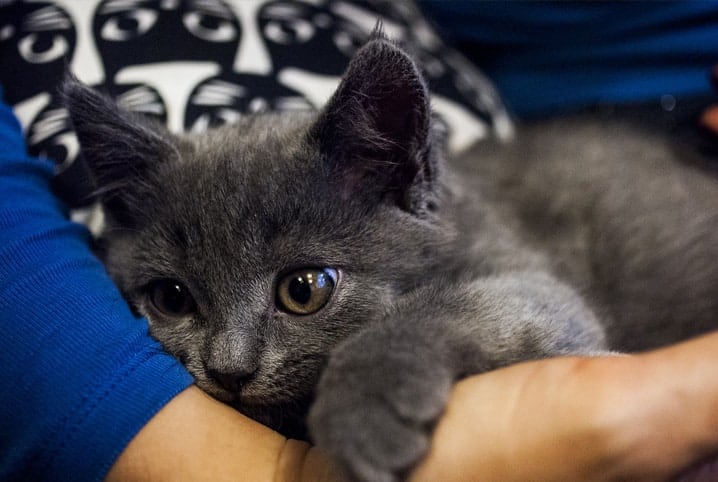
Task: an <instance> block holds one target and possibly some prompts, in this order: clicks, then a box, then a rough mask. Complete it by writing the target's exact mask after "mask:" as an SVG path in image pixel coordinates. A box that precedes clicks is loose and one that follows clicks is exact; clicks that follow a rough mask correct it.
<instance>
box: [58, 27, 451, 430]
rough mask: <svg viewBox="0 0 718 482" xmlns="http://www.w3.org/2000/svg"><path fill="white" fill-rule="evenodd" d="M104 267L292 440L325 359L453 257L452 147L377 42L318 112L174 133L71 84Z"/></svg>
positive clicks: (152, 318) (407, 74) (228, 388)
mask: <svg viewBox="0 0 718 482" xmlns="http://www.w3.org/2000/svg"><path fill="white" fill-rule="evenodd" d="M64 93H65V98H66V101H67V105H68V108H69V110H70V113H71V117H72V119H73V121H74V123H75V126H76V130H77V133H78V137H79V139H80V143H81V145H82V148H83V150H84V154H85V158H86V159H87V162H88V164H89V167H90V170H91V172H92V174H93V177H94V180H95V182H96V184H97V187H98V193H99V196H100V199H101V201H102V203H103V207H104V211H105V213H106V218H107V225H106V228H105V231H104V233H103V236H102V238H103V239H102V241H103V244H104V248H105V262H106V265H107V268H108V270H109V272H110V273H111V274H112V276H113V277H114V279H115V280H116V282H117V283H118V284H119V286H120V287H121V289H122V291H123V293H124V294H125V296H126V297H127V298H128V299H129V300H130V301H131V302H132V303H133V305H134V306H135V307H136V309H137V310H138V311H139V312H140V313H142V314H144V315H146V316H147V318H148V319H149V322H150V327H151V333H152V335H153V336H155V337H156V338H157V339H158V340H159V341H160V342H162V344H163V345H164V347H165V348H166V349H167V350H168V351H169V352H170V353H172V354H174V355H175V356H176V357H178V358H179V359H180V360H181V361H182V362H183V363H184V364H185V365H186V366H187V368H188V369H189V371H190V372H191V373H192V374H193V375H194V376H195V378H196V381H197V384H198V385H199V386H200V387H201V388H203V389H204V390H206V391H207V392H209V393H210V394H211V395H213V396H215V397H216V398H218V399H220V400H222V401H225V402H228V403H231V404H233V405H235V406H237V407H238V408H240V409H241V410H242V411H244V412H246V413H248V414H249V415H252V416H255V417H257V418H259V419H260V420H261V421H263V422H265V423H268V424H270V425H272V426H274V427H275V428H278V429H280V430H283V431H285V432H288V433H292V431H293V430H294V429H295V428H296V427H294V426H293V425H292V422H291V420H293V419H295V418H301V417H303V415H304V412H305V410H306V408H307V403H308V402H309V400H310V399H311V396H312V390H313V387H314V385H315V383H316V381H317V378H318V375H319V372H320V370H321V368H322V367H323V365H324V363H325V361H326V358H327V356H328V354H329V352H330V351H331V349H332V348H333V347H334V346H335V345H336V344H337V343H338V342H339V341H340V340H342V339H344V338H345V337H346V336H348V335H350V334H351V333H352V332H354V331H356V330H358V329H360V328H361V327H362V326H364V325H366V324H368V323H371V322H373V321H376V320H378V319H380V318H381V317H382V316H383V314H384V313H385V312H386V311H387V307H388V306H390V305H391V303H392V300H393V299H394V298H395V297H396V296H397V295H398V294H400V293H402V292H403V291H407V290H409V289H411V288H412V287H413V286H416V285H417V284H420V283H421V282H422V281H421V280H422V277H423V276H424V275H425V274H426V273H427V272H429V271H430V270H431V269H432V267H433V266H436V264H437V263H440V262H441V259H440V256H439V255H438V253H439V252H441V251H442V246H444V245H445V243H446V242H447V240H448V238H449V237H450V236H451V234H450V233H451V229H449V228H448V224H447V222H446V221H445V220H444V218H443V217H442V215H441V212H442V197H443V196H442V191H441V186H440V183H439V181H438V179H437V177H438V173H437V168H438V166H437V164H438V163H439V158H438V156H440V152H439V151H440V149H439V148H438V147H437V146H436V144H437V141H436V139H435V137H436V136H435V134H434V133H433V131H432V128H431V114H430V108H429V101H428V97H427V90H426V88H425V86H424V83H423V81H422V79H421V77H420V74H419V72H418V70H417V68H416V66H415V65H414V63H413V62H412V60H411V59H410V58H409V57H408V56H407V55H406V54H404V52H402V51H401V50H400V49H399V48H397V47H396V46H395V45H393V44H392V43H391V42H389V41H387V40H386V39H384V38H382V37H381V36H378V35H377V36H375V37H374V38H373V39H372V40H370V42H369V43H368V44H367V45H366V46H365V47H363V48H362V49H361V50H360V51H359V52H358V54H357V55H356V57H355V58H354V59H353V60H352V62H351V63H350V65H349V68H348V70H347V72H346V74H345V77H344V79H343V81H342V83H341V84H340V86H339V88H338V90H337V92H336V93H335V95H334V96H333V98H332V99H331V100H330V102H329V103H328V105H327V107H326V108H325V109H324V110H323V111H322V112H319V113H307V114H282V115H272V114H263V115H254V116H247V117H245V118H243V119H242V120H241V121H240V122H239V123H237V124H235V125H231V126H225V127H223V128H221V129H218V130H214V131H210V132H207V133H206V134H203V135H201V136H186V137H174V136H171V135H170V134H168V133H167V132H165V131H164V130H162V129H161V128H159V127H158V126H155V125H151V124H149V123H148V122H146V121H144V120H142V119H139V118H135V117H132V116H131V115H130V114H128V113H126V112H123V111H121V110H119V109H118V108H117V107H116V106H115V105H114V104H113V103H112V102H111V101H109V100H108V99H106V98H105V97H102V96H101V95H99V94H97V93H95V92H94V91H92V90H89V89H88V88H86V87H84V86H82V85H80V84H78V83H76V82H73V81H70V82H68V83H67V84H66V85H65V88H64Z"/></svg>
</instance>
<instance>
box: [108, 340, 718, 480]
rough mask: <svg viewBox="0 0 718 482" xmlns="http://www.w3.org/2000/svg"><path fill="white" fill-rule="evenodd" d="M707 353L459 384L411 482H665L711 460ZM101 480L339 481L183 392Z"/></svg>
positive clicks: (716, 426) (714, 408) (558, 365)
mask: <svg viewBox="0 0 718 482" xmlns="http://www.w3.org/2000/svg"><path fill="white" fill-rule="evenodd" d="M716 353H718V333H717V334H712V335H707V336H704V337H701V338H698V339H695V340H692V341H689V342H685V343H681V344H679V345H675V346H672V347H668V348H665V349H662V350H657V351H654V352H649V353H646V354H642V355H635V356H625V357H614V358H556V359H551V360H544V361H538V362H530V363H523V364H520V365H516V366H512V367H509V368H505V369H502V370H497V371H494V372H491V373H487V374H483V375H479V376H475V377H471V378H469V379H466V380H464V381H462V382H460V383H458V384H457V385H456V387H455V389H454V392H453V394H452V397H451V401H450V404H449V406H448V408H447V410H446V413H445V414H444V416H443V417H442V419H441V421H440V423H439V424H438V426H437V429H436V432H435V435H434V440H433V445H432V449H431V452H430V454H429V456H428V457H427V458H426V460H425V461H424V462H423V463H422V464H421V465H420V466H419V467H418V468H417V469H416V471H415V472H414V474H413V476H412V478H411V481H412V482H422V481H436V480H442V481H447V482H450V481H475V480H482V481H492V480H496V481H524V480H533V481H573V480H584V481H598V480H601V481H605V480H632V481H634V480H635V481H653V480H656V481H657V480H666V479H668V478H670V477H672V476H674V475H675V474H676V473H678V472H679V471H680V470H681V469H683V468H685V467H687V466H689V465H691V464H693V463H695V462H696V461H699V460H701V459H703V458H704V457H706V456H708V455H710V454H711V453H718V379H717V378H716V377H715V376H714V373H715V365H716V362H718V359H716V355H715V354H716ZM467 421H470V423H467ZM107 480H108V481H120V480H122V481H150V480H152V481H163V480H168V481H169V480H172V481H178V480H180V481H181V480H213V481H222V480H233V481H236V480H251V481H256V482H264V481H266V482H283V481H292V482H302V481H315V482H331V481H339V480H340V478H339V476H338V475H337V474H336V473H335V472H333V471H332V469H331V468H330V465H329V464H328V463H327V461H326V460H325V459H324V458H323V457H322V455H321V454H319V453H318V452H317V451H316V450H315V449H314V448H312V447H310V446H309V445H307V444H305V443H302V442H297V441H293V440H289V441H288V440H287V439H285V438H284V437H282V436H281V435H279V434H277V433H275V432H273V431H271V430H270V429H268V428H266V427H264V426H262V425H260V424H258V423H256V422H254V421H252V420H250V419H248V418H246V417H244V416H242V415H241V414H239V413H237V412H235V411H234V410H233V409H231V408H228V407H226V406H224V405H222V404H221V403H219V402H216V401H215V400H213V399H211V398H210V397H208V396H207V395H205V394H204V393H202V392H201V391H200V390H199V389H197V388H195V387H192V388H189V389H187V390H185V391H184V392H182V393H181V394H180V395H178V396H177V397H176V398H175V399H173V400H172V401H171V402H170V403H169V404H168V405H166V406H165V407H164V408H163V409H162V410H161V411H160V412H159V413H158V414H157V415H156V416H155V417H154V418H153V419H152V420H150V422H149V423H148V424H147V425H146V426H145V428H144V429H143V430H142V431H140V433H139V434H138V435H137V436H136V437H135V439H133V440H132V442H131V443H130V444H129V445H128V446H127V448H126V449H125V451H124V452H123V453H122V455H121V456H120V457H119V459H118V460H117V462H116V463H115V465H114V466H113V467H112V469H111V470H110V472H109V474H108V476H107ZM706 480H708V479H706Z"/></svg>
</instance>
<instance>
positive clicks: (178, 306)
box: [150, 279, 196, 316]
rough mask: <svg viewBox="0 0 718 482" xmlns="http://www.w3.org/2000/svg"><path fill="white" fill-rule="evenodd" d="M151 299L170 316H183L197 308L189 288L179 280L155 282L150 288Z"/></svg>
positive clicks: (160, 309) (156, 306)
mask: <svg viewBox="0 0 718 482" xmlns="http://www.w3.org/2000/svg"><path fill="white" fill-rule="evenodd" d="M150 301H151V302H152V304H153V305H154V306H155V308H157V309H158V310H159V311H161V312H162V313H164V314H165V315H168V316H182V315H186V314H188V313H191V312H193V311H195V309H196V304H195V301H194V298H192V295H191V294H190V292H189V289H187V287H186V286H184V285H183V284H182V283H180V282H179V281H177V280H171V279H165V280H159V281H156V282H154V283H153V284H152V285H151V288H150Z"/></svg>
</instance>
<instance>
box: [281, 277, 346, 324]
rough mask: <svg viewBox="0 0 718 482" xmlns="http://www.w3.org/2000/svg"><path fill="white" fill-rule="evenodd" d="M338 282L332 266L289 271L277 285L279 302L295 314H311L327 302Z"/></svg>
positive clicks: (282, 307)
mask: <svg viewBox="0 0 718 482" xmlns="http://www.w3.org/2000/svg"><path fill="white" fill-rule="evenodd" d="M336 282H337V271H336V270H334V269H331V268H324V269H318V268H304V269H300V270H297V271H294V272H292V273H289V274H288V275H286V276H285V277H284V278H282V279H281V280H280V281H279V284H278V285H277V304H278V305H279V307H280V308H281V309H282V310H284V311H286V312H288V313H291V314H294V315H311V314H312V313H316V312H317V311H319V310H320V309H321V308H322V307H323V306H324V305H326V304H327V301H329V298H330V297H331V296H332V292H333V291H334V286H335V285H336Z"/></svg>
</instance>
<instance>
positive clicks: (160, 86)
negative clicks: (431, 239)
mask: <svg viewBox="0 0 718 482" xmlns="http://www.w3.org/2000/svg"><path fill="white" fill-rule="evenodd" d="M377 20H381V22H382V24H383V27H384V30H385V32H386V33H387V34H388V35H389V36H390V37H392V38H394V39H396V40H398V41H400V42H401V43H402V44H404V45H405V46H407V48H408V49H409V50H411V52H412V54H413V55H414V56H415V58H416V59H417V60H418V62H419V64H420V66H421V67H422V69H423V71H424V72H425V75H426V78H427V81H428V83H429V86H430V88H431V90H432V92H433V94H434V96H433V107H434V110H435V111H436V113H437V114H438V116H439V118H440V119H441V120H442V121H443V122H444V123H445V124H446V127H447V130H448V133H449V137H448V140H449V147H450V149H452V150H453V151H460V150H463V149H465V148H467V147H468V146H469V145H471V144H473V143H474V142H475V141H476V140H478V139H481V138H483V137H485V136H487V135H489V134H496V135H499V136H507V135H509V133H510V131H511V123H510V121H509V118H508V116H507V114H506V111H505V109H504V107H503V104H502V103H501V101H500V99H499V97H498V95H497V94H496V91H495V89H494V88H493V86H492V84H491V82H490V81H489V80H488V79H487V78H486V77H485V76H484V75H482V73H481V72H479V71H478V70H477V69H476V68H474V67H473V66H472V65H471V64H470V63H469V62H468V61H466V60H465V59H464V58H463V57H462V56H461V55H460V54H458V53H457V52H456V51H454V50H452V49H450V48H448V47H447V46H446V45H444V44H443V43H442V41H441V39H440V38H439V37H438V36H437V34H436V33H435V32H434V30H433V29H432V28H431V26H430V25H429V24H428V23H427V22H426V20H425V19H424V18H423V17H422V15H421V13H420V12H419V11H418V9H417V8H416V7H415V6H414V5H413V4H411V3H408V2H394V1H391V0H388V1H385V0H381V1H380V0H374V1H367V2H349V1H345V0H305V1H302V2H297V1H268V0H224V1H222V0H184V1H182V0H101V1H100V0H57V1H55V2H43V1H38V0H21V1H14V2H10V3H7V2H3V1H2V0H0V85H2V86H3V89H4V99H5V101H6V102H8V103H10V104H11V105H12V106H13V109H14V111H15V113H16V115H17V116H18V118H19V119H20V122H21V123H22V125H23V128H24V129H25V132H26V137H27V143H28V146H29V150H30V152H31V153H32V154H34V155H40V156H46V157H49V158H52V159H53V160H54V161H55V162H56V163H57V166H58V176H57V178H56V185H55V187H56V190H57V192H58V194H60V196H61V197H63V198H64V199H65V201H66V202H68V203H70V205H72V206H79V205H83V204H86V203H88V202H89V200H90V199H91V196H89V193H90V192H91V185H90V182H89V181H88V179H87V176H86V173H85V170H84V166H83V164H82V161H81V156H80V154H79V146H78V143H77V140H76V138H75V136H74V134H73V133H72V131H71V126H70V125H69V122H68V118H67V113H66V112H65V110H64V109H63V108H62V107H61V106H60V105H59V102H58V96H57V93H56V88H57V84H58V82H59V81H60V79H62V77H63V75H64V72H65V68H66V66H67V65H69V67H70V69H71V70H72V72H73V73H74V74H75V75H76V76H77V77H78V78H79V79H80V80H82V81H84V82H85V83H87V84H89V85H92V86H94V87H96V88H98V89H100V90H103V91H105V92H107V93H108V94H110V95H111V96H113V97H115V98H116V99H117V101H118V102H119V103H120V104H121V105H123V106H124V107H126V108H127V109H130V110H134V111H138V112H142V113H145V114H147V115H150V116H153V117H156V118H158V119H159V120H160V121H162V122H164V123H166V124H167V126H168V127H169V128H170V130H172V131H175V132H179V131H202V130H204V129H206V128H207V127H209V126H214V125H218V124H221V123H225V122H232V121H233V120H234V119H236V118H237V117H238V116H240V115H242V113H246V112H258V111H264V110H280V111H286V110H293V109H307V108H319V107H321V106H322V105H323V103H324V102H325V101H326V100H327V98H328V97H329V95H330V94H331V92H332V91H333V89H334V88H335V87H336V85H337V83H338V81H339V77H340V75H341V73H342V71H343V70H344V68H345V67H346V64H347V62H348V60H349V58H350V57H351V56H352V54H353V53H354V52H355V51H356V49H357V48H358V47H359V46H360V45H361V44H362V43H363V42H364V41H365V40H366V38H367V36H368V35H369V33H370V32H371V31H372V29H373V28H374V26H375V25H376V23H377Z"/></svg>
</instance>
